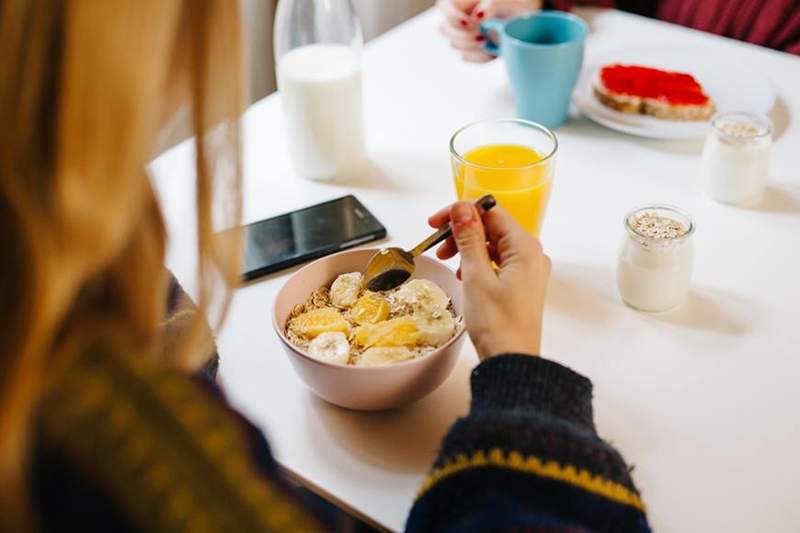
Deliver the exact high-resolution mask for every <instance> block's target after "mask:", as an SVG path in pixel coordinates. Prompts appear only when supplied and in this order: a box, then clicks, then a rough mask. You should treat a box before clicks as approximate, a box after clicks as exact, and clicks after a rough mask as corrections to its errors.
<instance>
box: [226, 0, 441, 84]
mask: <svg viewBox="0 0 800 533" xmlns="http://www.w3.org/2000/svg"><path fill="white" fill-rule="evenodd" d="M241 1H242V15H243V18H244V20H245V39H246V43H247V51H248V61H247V63H248V67H249V71H250V76H251V77H250V92H251V99H252V100H258V99H259V98H262V97H263V96H265V95H267V94H269V93H271V92H272V91H274V90H275V70H274V69H275V67H274V64H273V58H272V16H273V13H274V0H241ZM433 3H434V0H353V5H354V6H355V9H356V13H357V14H358V17H359V18H360V19H361V26H362V27H363V29H364V38H365V40H369V39H372V38H373V37H375V36H377V35H380V34H381V33H383V32H385V31H386V30H388V29H390V28H392V27H393V26H396V25H397V24H399V23H401V22H403V21H404V20H406V19H408V18H410V17H412V16H414V15H416V14H417V13H419V12H420V11H423V10H424V9H427V8H429V7H431V6H432V5H433Z"/></svg>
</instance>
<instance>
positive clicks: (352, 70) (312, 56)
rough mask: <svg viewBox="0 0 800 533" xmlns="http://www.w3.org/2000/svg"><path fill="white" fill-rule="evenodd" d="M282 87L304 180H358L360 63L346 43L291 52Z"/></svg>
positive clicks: (283, 64) (281, 70) (282, 67)
mask: <svg viewBox="0 0 800 533" xmlns="http://www.w3.org/2000/svg"><path fill="white" fill-rule="evenodd" d="M277 72H278V89H279V90H280V97H281V104H282V106H283V112H284V122H285V131H286V135H287V141H288V144H289V153H290V155H291V158H292V162H293V164H294V166H295V169H296V170H297V171H298V172H299V173H300V174H302V175H303V176H304V177H306V178H309V179H312V180H321V181H340V180H346V179H348V178H352V177H355V176H356V175H357V174H358V172H359V170H360V168H361V165H362V161H363V159H364V133H363V111H362V95H361V65H360V62H359V59H358V55H357V54H356V52H355V51H353V49H351V48H350V47H349V46H347V45H342V44H312V45H307V46H301V47H299V48H295V49H293V50H291V51H289V52H288V53H286V54H285V55H284V56H283V57H282V58H281V59H280V61H279V64H278V69H277Z"/></svg>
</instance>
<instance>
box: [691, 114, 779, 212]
mask: <svg viewBox="0 0 800 533" xmlns="http://www.w3.org/2000/svg"><path fill="white" fill-rule="evenodd" d="M771 147H772V126H771V124H770V121H769V119H768V118H767V117H764V116H760V115H752V114H750V113H723V114H720V115H717V116H716V117H714V119H713V120H712V121H711V128H710V129H709V132H708V135H707V137H706V143H705V146H704V148H703V163H702V179H703V187H704V189H705V191H706V193H707V194H708V195H709V196H710V197H711V198H713V199H714V200H716V201H718V202H723V203H729V204H739V203H743V202H746V201H748V200H753V199H756V198H758V197H759V196H761V194H762V193H763V192H764V188H765V187H766V183H767V176H768V174H769V158H770V150H771Z"/></svg>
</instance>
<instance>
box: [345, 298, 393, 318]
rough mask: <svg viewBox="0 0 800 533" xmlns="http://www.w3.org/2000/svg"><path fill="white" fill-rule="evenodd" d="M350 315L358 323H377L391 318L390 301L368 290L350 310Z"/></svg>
mask: <svg viewBox="0 0 800 533" xmlns="http://www.w3.org/2000/svg"><path fill="white" fill-rule="evenodd" d="M350 316H351V317H352V319H353V321H354V322H356V323H358V324H375V323H377V322H383V321H384V320H386V319H387V318H389V303H388V302H387V301H386V300H385V299H384V298H383V297H382V296H380V295H378V294H375V293H374V292H367V293H365V294H364V296H362V297H361V298H359V299H358V301H357V302H356V304H355V305H354V306H353V308H352V309H351V310H350Z"/></svg>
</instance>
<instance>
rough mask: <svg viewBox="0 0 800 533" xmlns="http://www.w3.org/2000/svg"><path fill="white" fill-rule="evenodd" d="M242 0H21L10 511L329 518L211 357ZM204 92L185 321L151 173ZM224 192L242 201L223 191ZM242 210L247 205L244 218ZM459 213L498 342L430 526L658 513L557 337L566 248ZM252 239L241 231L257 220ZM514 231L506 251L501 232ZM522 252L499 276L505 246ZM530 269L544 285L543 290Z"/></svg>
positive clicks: (7, 339) (234, 147)
mask: <svg viewBox="0 0 800 533" xmlns="http://www.w3.org/2000/svg"><path fill="white" fill-rule="evenodd" d="M236 6H237V3H236V2H229V1H228V0H183V1H179V0H174V1H165V0H116V1H114V2H108V1H106V0H81V1H53V0H0V50H2V61H0V122H2V124H3V125H4V128H3V129H2V135H3V138H2V142H0V224H2V227H3V228H4V231H3V232H2V233H0V235H2V237H0V239H2V244H3V248H2V249H3V254H2V255H0V294H2V297H1V298H0V302H2V311H3V313H2V316H3V317H4V320H3V321H2V323H0V335H2V340H3V342H4V351H3V361H2V366H0V368H2V372H1V373H0V380H2V383H0V506H1V507H2V508H1V509H0V524H2V526H1V528H2V529H5V530H8V531H25V530H44V531H48V530H68V531H72V530H79V529H80V530H84V531H139V530H150V531H171V530H181V531H187V530H188V531H237V532H239V531H295V530H297V531H316V530H330V529H332V528H333V527H334V524H332V523H329V522H326V518H325V516H323V515H321V514H318V513H316V512H315V511H314V509H312V508H310V507H308V505H307V503H306V502H305V501H304V500H303V499H302V497H301V496H300V495H298V494H296V493H295V491H294V490H293V489H292V487H291V486H290V485H289V484H287V483H286V481H285V480H284V479H282V478H281V476H280V473H279V471H278V468H277V466H276V464H275V462H274V461H273V459H272V457H271V455H270V451H269V446H268V445H267V442H266V440H265V439H264V437H263V436H262V435H261V433H260V432H259V431H258V430H256V429H255V427H254V426H252V425H251V424H249V423H248V422H247V421H246V420H245V419H244V418H243V417H241V416H240V415H238V414H237V413H235V412H234V411H233V410H232V409H231V408H230V407H228V406H227V405H226V404H225V402H224V400H223V399H222V398H221V397H220V394H219V392H218V391H216V390H215V389H213V388H212V387H211V386H210V385H208V383H207V382H205V381H203V380H199V379H198V380H195V379H193V378H191V377H189V376H190V372H187V371H194V370H196V369H197V368H198V367H199V365H200V364H202V362H203V361H205V360H207V358H208V355H209V353H210V351H211V350H212V348H213V347H212V346H211V345H210V343H208V340H207V336H206V335H204V331H205V329H204V327H205V326H204V323H203V320H202V319H201V318H199V317H201V316H202V315H203V314H208V313H209V312H210V311H211V310H223V311H224V308H225V305H226V302H227V300H228V298H229V295H230V292H231V287H232V286H233V285H234V284H235V282H236V278H237V272H238V265H237V264H236V263H237V262H236V261H235V260H233V258H237V257H238V256H239V254H238V253H237V251H238V249H239V248H238V246H239V243H238V242H220V241H216V240H215V241H213V243H212V238H211V232H212V225H211V222H210V220H211V218H210V215H211V213H210V212H211V206H212V191H214V192H215V193H226V194H227V198H225V199H224V200H226V201H224V202H216V203H214V205H215V209H218V208H219V206H226V207H227V208H228V212H227V213H226V212H224V211H221V210H217V212H215V215H216V216H219V215H225V214H228V215H230V217H229V218H231V219H232V220H236V219H238V215H239V211H240V209H239V205H240V198H239V193H240V186H239V162H238V161H239V138H238V130H237V125H236V117H237V116H238V114H239V112H240V109H241V87H242V82H241V71H240V55H239V54H240V50H239V46H240V45H239V39H240V36H239V20H238V13H237V12H236ZM184 104H188V105H190V106H191V109H192V115H193V118H194V131H195V135H196V137H197V139H198V142H197V147H196V152H197V156H196V160H197V212H198V224H197V227H198V251H199V262H198V264H199V267H198V268H199V275H198V279H199V280H200V283H199V287H198V293H199V298H198V304H199V308H200V309H201V310H202V311H203V312H202V313H196V314H195V316H194V317H192V318H191V320H192V322H193V324H192V327H191V328H190V333H189V334H185V335H181V337H180V342H178V343H175V342H172V341H174V339H165V338H164V333H163V331H164V330H162V329H161V324H162V318H163V303H164V301H165V298H166V296H167V290H168V288H167V279H168V276H167V273H166V272H165V270H164V269H163V266H162V265H163V261H164V249H165V238H166V237H165V231H164V226H163V222H162V219H161V215H160V212H159V207H158V205H157V203H156V201H155V198H154V195H153V191H152V189H151V186H150V182H149V180H148V177H147V173H146V165H147V162H148V159H149V157H150V154H151V151H152V149H153V147H154V146H155V145H156V139H157V137H158V132H159V131H160V130H162V129H163V128H164V127H165V124H166V123H167V122H168V121H169V118H170V116H172V114H173V113H174V111H175V110H176V109H178V108H179V107H181V106H182V105H184ZM217 200H219V198H217ZM223 218H224V217H223ZM448 220H451V221H452V224H453V227H454V232H455V240H452V241H449V242H447V243H445V244H444V245H443V248H442V249H440V251H439V255H440V257H451V256H453V255H454V254H455V253H456V252H457V251H458V252H460V254H461V258H462V276H463V280H464V287H465V293H466V306H465V322H466V327H467V329H468V331H469V334H470V336H471V338H472V340H473V342H474V344H475V346H476V348H477V350H478V354H479V355H480V357H481V359H482V360H483V362H482V363H481V364H480V365H479V366H478V367H477V368H476V370H475V372H474V373H473V375H472V389H473V400H472V408H471V410H470V413H469V414H468V416H466V417H464V418H462V419H461V420H459V421H458V422H457V423H456V424H455V425H454V426H453V428H452V429H451V430H450V432H449V433H448V435H447V437H446V438H445V440H444V442H443V443H442V449H441V453H440V454H439V457H438V459H437V460H436V463H435V464H434V466H433V469H432V470H431V474H430V476H429V477H428V479H427V480H426V481H425V483H424V484H423V486H422V488H421V492H420V497H419V499H418V500H417V501H416V503H415V505H414V508H413V510H412V512H411V515H410V517H409V521H408V529H409V530H412V531H433V530H446V529H448V528H449V529H451V530H474V531H482V530H485V529H490V528H491V529H501V530H502V529H522V528H529V529H531V528H540V529H541V528H553V529H562V530H565V529H569V530H597V531H646V530H648V526H647V521H646V518H645V514H644V507H643V504H642V502H641V499H640V497H639V494H638V492H637V491H636V488H635V487H634V485H633V482H632V480H631V478H630V475H629V469H628V467H627V465H626V464H625V462H624V461H623V459H622V458H621V456H620V455H619V454H618V453H617V452H616V451H615V450H614V449H613V448H612V447H610V446H609V445H608V444H606V443H605V442H603V441H602V440H600V438H599V437H598V436H597V434H596V433H595V429H594V425H593V421H592V410H591V383H590V382H589V381H588V380H586V379H585V378H583V377H581V376H579V375H577V374H575V373H574V372H572V371H571V370H569V369H567V368H564V367H562V366H560V365H558V364H556V363H552V362H549V361H546V360H544V359H541V358H539V357H537V355H538V354H539V346H540V335H541V315H542V309H543V298H544V291H545V286H546V283H547V278H548V274H549V261H548V259H547V257H546V256H545V255H544V254H543V253H542V250H541V248H540V246H539V244H538V243H537V242H536V241H535V240H534V239H532V238H531V237H529V236H528V235H527V234H526V233H525V232H524V231H522V230H521V229H520V228H519V227H518V226H517V225H516V224H515V223H514V222H513V221H512V219H511V218H510V217H509V215H508V214H507V213H505V212H503V211H502V210H499V209H498V210H493V211H492V212H491V213H490V214H487V215H486V216H485V217H484V219H483V220H481V219H480V218H479V216H478V214H477V212H476V211H475V209H474V208H473V207H472V206H471V205H469V204H467V203H459V204H456V205H455V206H453V207H452V208H451V209H449V210H443V211H442V212H440V213H438V214H436V215H434V216H433V217H432V218H431V220H430V222H431V224H432V225H433V226H438V225H440V224H443V223H445V222H447V221H448ZM234 240H235V239H234ZM487 241H488V242H490V243H491V247H490V249H491V250H492V255H491V256H490V254H489V251H488V250H487V246H486V242H487ZM492 260H493V261H494V262H495V263H496V264H498V265H500V270H499V272H498V273H495V271H494V270H493V268H492V266H491V261H492ZM521 287H525V288H526V290H525V291H520V288H521Z"/></svg>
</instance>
